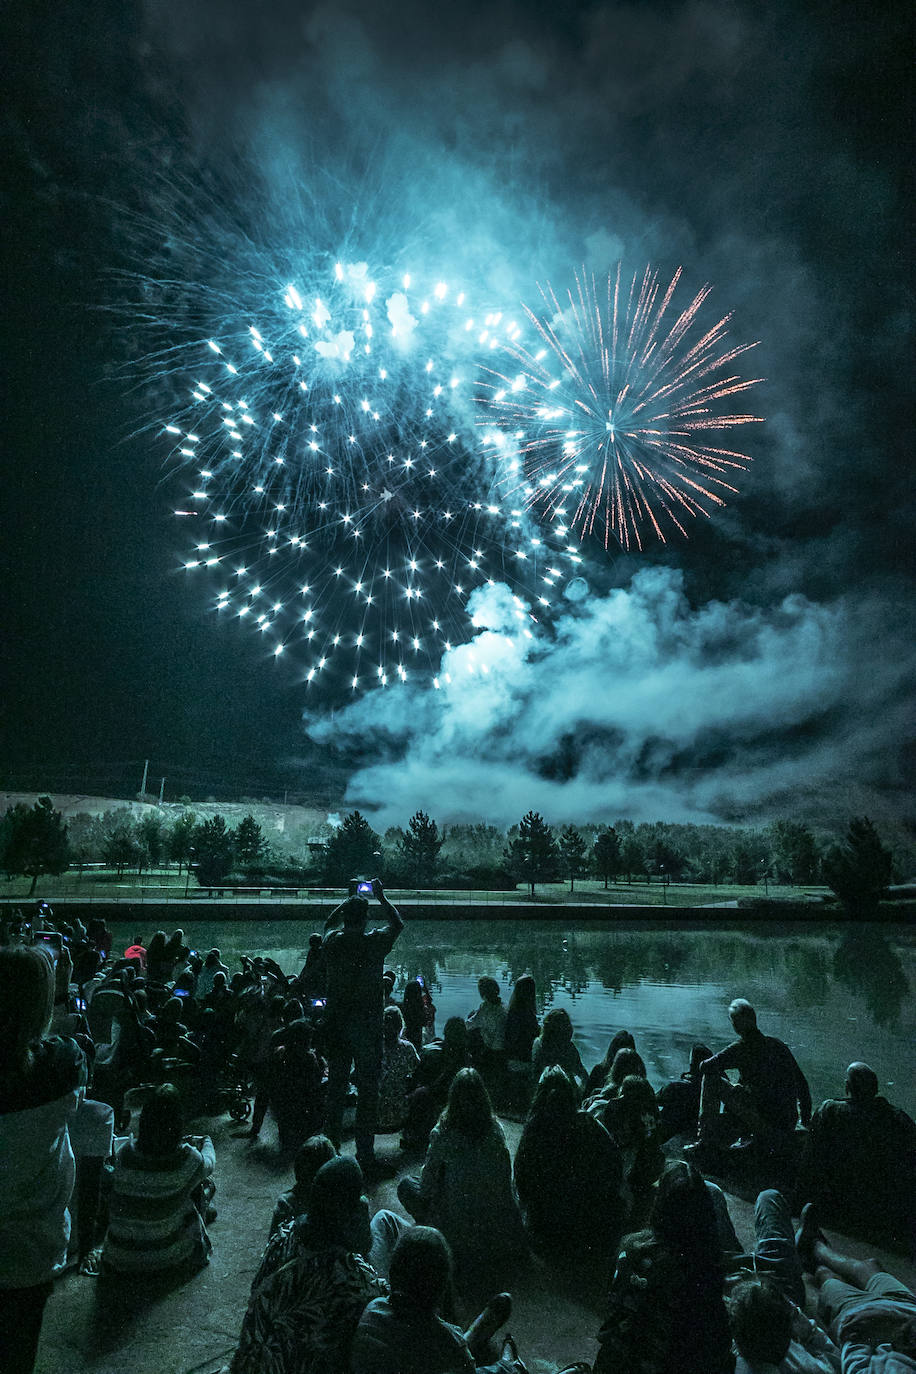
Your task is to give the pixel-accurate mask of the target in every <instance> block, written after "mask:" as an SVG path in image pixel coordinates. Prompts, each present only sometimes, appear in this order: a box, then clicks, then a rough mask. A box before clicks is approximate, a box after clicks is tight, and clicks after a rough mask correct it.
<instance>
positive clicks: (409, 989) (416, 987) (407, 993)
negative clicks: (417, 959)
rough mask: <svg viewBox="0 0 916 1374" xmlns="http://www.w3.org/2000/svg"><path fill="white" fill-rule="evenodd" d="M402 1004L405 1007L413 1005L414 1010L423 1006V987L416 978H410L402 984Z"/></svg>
mask: <svg viewBox="0 0 916 1374" xmlns="http://www.w3.org/2000/svg"><path fill="white" fill-rule="evenodd" d="M404 1005H405V1007H413V1008H414V1009H415V1010H422V1008H423V989H422V988H421V987H420V984H419V983H418V982H417V980H416V978H411V979H410V981H409V982H408V983H405V985H404Z"/></svg>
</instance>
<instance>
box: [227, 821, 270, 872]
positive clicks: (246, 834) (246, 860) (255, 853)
mask: <svg viewBox="0 0 916 1374" xmlns="http://www.w3.org/2000/svg"><path fill="white" fill-rule="evenodd" d="M233 840H234V842H235V852H236V855H237V856H238V861H239V863H241V864H256V863H257V861H258V859H260V858H261V857H262V856H263V853H264V834H263V831H262V830H261V827H260V826H259V825H258V823H257V821H256V820H255V818H254V816H252V815H251V814H250V813H249V814H248V815H247V816H243V817H242V819H241V820H240V821H239V823H238V825H237V826H236V828H235V832H234V834H233Z"/></svg>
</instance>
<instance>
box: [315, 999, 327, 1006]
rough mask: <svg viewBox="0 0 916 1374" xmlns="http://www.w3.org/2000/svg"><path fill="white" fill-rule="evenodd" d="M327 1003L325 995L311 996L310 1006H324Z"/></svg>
mask: <svg viewBox="0 0 916 1374" xmlns="http://www.w3.org/2000/svg"><path fill="white" fill-rule="evenodd" d="M327 1005H328V999H327V998H326V997H313V998H312V1006H313V1007H326V1006H327Z"/></svg>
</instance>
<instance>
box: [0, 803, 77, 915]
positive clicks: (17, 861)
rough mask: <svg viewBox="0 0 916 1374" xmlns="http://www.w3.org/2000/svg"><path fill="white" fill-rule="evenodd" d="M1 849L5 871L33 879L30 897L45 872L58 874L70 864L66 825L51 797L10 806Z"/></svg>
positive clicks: (0, 838) (0, 836) (0, 864)
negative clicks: (55, 808)
mask: <svg viewBox="0 0 916 1374" xmlns="http://www.w3.org/2000/svg"><path fill="white" fill-rule="evenodd" d="M0 848H2V854H0V867H2V868H3V869H4V871H5V872H6V873H9V874H13V873H24V874H25V875H26V877H29V878H31V879H32V886H31V887H30V888H29V896H30V897H31V896H32V894H33V893H34V891H35V886H36V884H37V882H38V879H39V878H40V877H42V875H43V874H45V873H52V874H54V876H55V877H56V876H57V875H58V874H60V873H66V871H67V869H68V868H69V867H70V846H69V845H68V843H67V825H66V822H65V820H64V818H63V814H62V812H60V811H55V810H54V807H53V805H52V802H51V798H50V797H39V798H38V801H37V802H36V803H35V805H34V806H26V805H25V803H24V802H18V803H17V804H16V805H15V806H12V807H10V809H9V811H7V812H6V814H5V816H4V817H3V823H2V827H0Z"/></svg>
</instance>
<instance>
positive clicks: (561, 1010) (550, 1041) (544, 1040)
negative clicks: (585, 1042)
mask: <svg viewBox="0 0 916 1374" xmlns="http://www.w3.org/2000/svg"><path fill="white" fill-rule="evenodd" d="M572 1038H573V1024H572V1021H571V1020H570V1019H569V1012H568V1011H567V1010H566V1008H565V1007H552V1008H551V1010H550V1011H549V1012H548V1013H547V1015H546V1016H545V1017H544V1024H543V1025H542V1026H541V1045H542V1047H543V1049H545V1050H546V1051H547V1052H548V1053H556V1052H559V1051H562V1050H564V1049H565V1048H566V1046H567V1045H571V1044H572Z"/></svg>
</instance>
